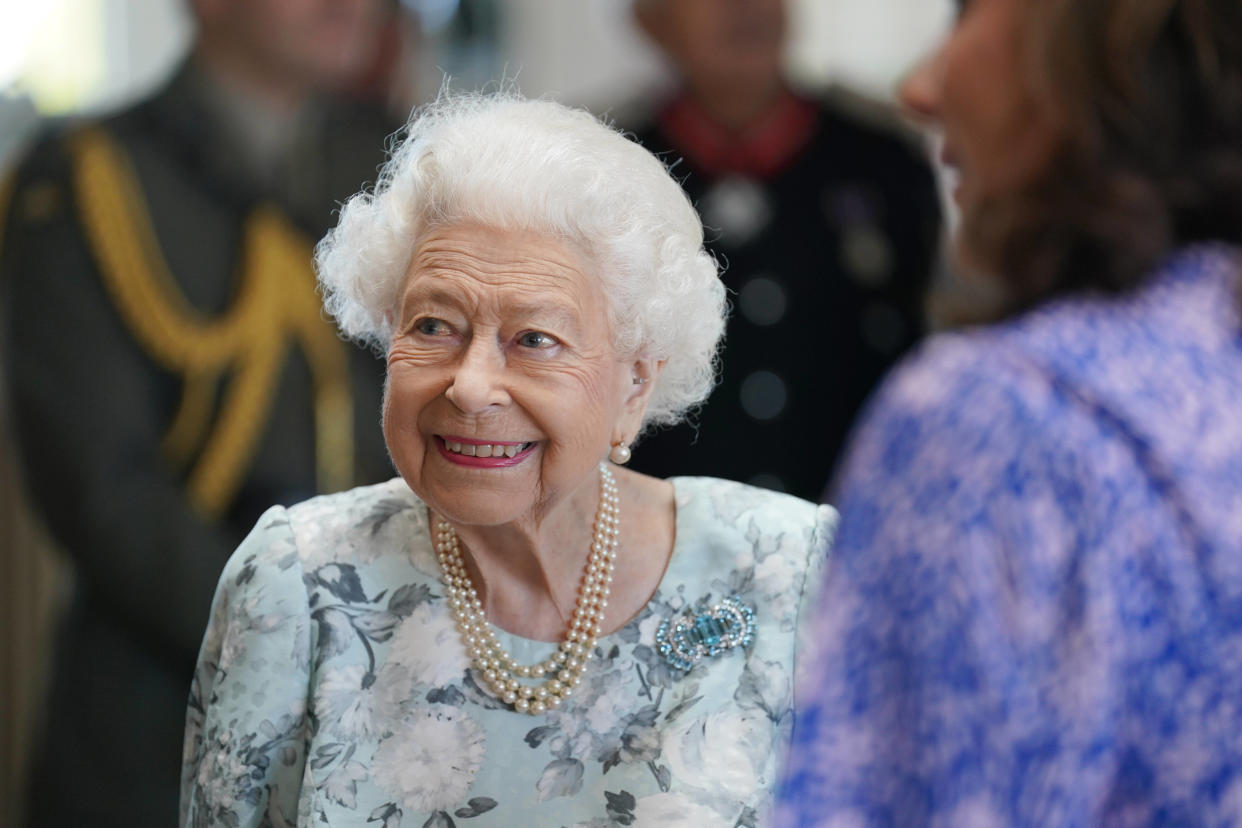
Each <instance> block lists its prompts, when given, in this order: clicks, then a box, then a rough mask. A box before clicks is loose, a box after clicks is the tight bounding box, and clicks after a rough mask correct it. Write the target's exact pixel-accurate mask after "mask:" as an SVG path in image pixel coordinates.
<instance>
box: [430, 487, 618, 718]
mask: <svg viewBox="0 0 1242 828" xmlns="http://www.w3.org/2000/svg"><path fill="white" fill-rule="evenodd" d="M599 474H600V502H599V507H598V508H597V510H596V514H595V521H594V524H593V529H594V537H593V538H592V541H591V546H590V551H589V552H588V553H587V556H586V562H585V566H584V571H583V575H582V583H581V586H580V587H579V590H578V593H579V594H578V601H577V605H576V606H575V607H574V611H573V615H572V617H571V624H570V628H569V631H568V634H567V636H566V640H565V641H562V642H561V643H560V645H558V647H557V649H556V651H555V652H554V653H553V654H552V655H550V656H549V657H548V658H547V659H545V660H544V661H541V662H537V663H535V664H532V665H522V664H518V663H517V662H516V661H515V660H514V658H513V656H511V655H510V654H509V653H508V652H506V651H505V650H504V648H503V647H501V646H500V643H499V641H498V639H497V637H496V633H495V630H494V629H493V628H492V627H491V625H490V624H488V623H487V617H486V614H485V613H484V610H483V601H482V599H481V598H480V597H479V593H478V590H477V589H476V588H475V586H474V584H473V583H472V582H471V580H470V573H469V572H468V571H467V569H466V565H465V562H464V561H463V559H462V554H461V543H460V540H459V539H458V537H457V532H456V530H455V529H454V528H453V527H452V525H451V524H449V523H447V522H443V521H442V522H440V523H438V524H437V527H436V552H437V557H438V559H439V562H440V568H441V570H442V572H443V574H444V584H445V590H444V596H445V603H446V604H447V605H448V606H449V607H451V608H452V612H453V616H454V617H455V618H456V620H457V626H458V631H459V632H460V634H461V636H462V644H463V645H464V647H465V649H466V652H467V653H468V654H469V655H470V657H471V660H472V662H473V664H474V669H476V670H477V671H479V674H480V675H481V676H482V677H483V679H484V681H485V683H487V684H489V685H490V686H491V687H492V689H493V691H494V692H495V693H496V696H497V697H498V698H499V699H501V700H503V701H504V702H505V703H506V704H511V705H513V708H514V709H515V710H517V711H519V712H521V713H533V714H539V713H543V712H544V711H545V710H550V709H552V708H554V707H556V706H558V705H559V704H560V703H561V702H562V701H563V700H564V697H565V696H566V695H568V694H569V693H570V692H571V691H572V689H573V688H575V687H577V686H578V684H579V683H580V682H581V679H582V671H583V669H584V663H585V659H587V658H589V656H590V654H591V652H592V651H593V650H594V648H595V645H596V643H597V642H596V638H597V637H598V636H599V635H600V633H601V629H602V624H603V620H604V607H606V606H607V605H608V602H607V600H605V596H607V595H608V594H609V592H610V590H609V588H608V584H609V583H611V581H612V570H613V561H614V560H615V559H616V554H617V544H618V536H619V534H620V532H619V529H620V509H619V507H618V503H619V500H618V496H617V484H616V479H615V478H614V477H613V474H612V472H611V471H610V470H609V469H608V467H607V465H606V464H601V465H600V470H599ZM515 676H516V677H515ZM549 676H554V677H553V678H548V677H549ZM518 678H524V679H531V678H541V679H546V680H545V681H544V682H543V683H542V684H539V685H527V684H523V683H522V682H520V681H518Z"/></svg>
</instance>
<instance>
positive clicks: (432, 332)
mask: <svg viewBox="0 0 1242 828" xmlns="http://www.w3.org/2000/svg"><path fill="white" fill-rule="evenodd" d="M414 330H416V331H418V332H419V333H420V334H424V335H425V336H444V335H445V334H447V333H449V332H450V331H451V330H452V329H451V328H450V327H449V326H448V323H447V322H445V321H444V320H443V319H436V318H434V317H430V316H429V317H426V318H425V319H420V320H418V321H417V322H415V323H414Z"/></svg>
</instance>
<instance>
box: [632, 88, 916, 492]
mask: <svg viewBox="0 0 1242 828" xmlns="http://www.w3.org/2000/svg"><path fill="white" fill-rule="evenodd" d="M636 137H637V140H639V141H640V142H641V143H642V144H643V145H644V146H645V147H647V148H648V149H650V150H651V151H652V152H654V153H656V154H657V155H658V156H660V157H661V158H663V159H664V160H665V162H666V163H668V164H669V165H670V166H671V167H672V171H673V174H674V175H675V176H677V177H678V178H679V179H680V180H681V181H682V185H683V187H684V188H685V190H686V192H687V194H688V195H689V196H690V198H691V200H692V201H693V202H694V205H695V207H696V208H697V209H698V210H699V212H700V214H701V216H702V218H703V222H704V226H705V227H706V230H707V240H708V247H709V249H710V250H711V251H712V252H713V253H714V254H715V255H716V257H717V259H718V260H719V262H720V265H721V266H722V268H723V273H722V278H723V279H724V282H725V285H726V286H727V287H728V288H729V291H730V300H731V304H732V312H731V316H730V319H729V323H728V328H727V333H726V339H725V349H724V362H723V374H722V377H721V383H720V385H719V386H718V387H717V388H716V390H715V391H714V392H713V393H712V395H711V397H710V399H709V400H708V402H707V404H706V406H705V407H704V408H703V409H702V411H701V413H700V414H699V415H698V416H697V418H696V420H697V423H695V424H691V425H682V426H678V427H676V428H674V429H671V430H666V431H662V432H658V433H656V434H653V435H650V436H648V437H647V438H645V439H644V440H643V441H642V443H641V445H640V446H639V447H638V449H637V450H636V451H635V453H634V460H633V462H632V465H633V466H634V467H635V468H636V469H638V470H639V471H642V472H646V473H648V474H654V475H657V476H660V477H667V476H670V475H711V476H714V477H725V478H731V479H735V480H741V481H743V482H748V483H751V484H755V485H762V486H767V487H770V488H776V489H780V490H784V491H788V492H791V493H793V494H796V495H799V496H801V497H804V498H808V499H812V500H818V499H819V498H820V496H821V494H822V492H823V490H824V485H825V483H826V481H827V477H828V475H829V473H830V470H831V469H832V467H833V466H834V464H835V462H836V459H837V455H838V453H839V452H840V450H841V446H842V444H843V442H844V439H845V437H846V434H847V432H848V430H849V427H850V423H851V422H852V421H853V419H854V416H855V414H856V413H857V411H858V409H859V407H860V406H861V404H862V402H863V400H864V399H865V398H866V396H867V394H868V393H869V392H870V391H871V389H872V388H873V387H874V386H875V384H876V383H877V381H878V380H879V379H880V377H881V376H882V375H883V373H884V372H885V371H886V370H887V369H888V368H889V366H891V365H892V364H893V362H894V361H895V360H896V359H897V358H898V357H899V356H900V355H901V354H902V353H903V352H904V351H905V350H906V349H908V348H909V347H910V345H911V344H912V343H914V342H915V341H916V340H917V339H918V338H919V336H920V335H921V334H922V332H923V328H924V314H923V295H924V292H925V290H926V288H927V285H928V282H929V279H930V276H931V273H932V271H933V268H934V263H935V260H936V257H937V248H938V241H939V231H940V211H939V203H938V199H937V194H936V188H935V183H934V179H933V176H932V174H931V171H930V169H929V167H928V165H927V163H926V161H925V160H924V159H923V157H922V156H921V154H920V152H919V151H918V148H917V147H916V146H915V145H914V144H913V143H912V142H911V141H910V140H909V139H907V138H906V137H904V136H902V135H900V134H899V132H898V131H897V130H896V129H895V128H894V127H893V126H892V125H890V124H885V123H883V122H882V121H880V120H879V119H876V118H874V117H873V116H872V115H870V114H864V113H863V111H861V110H859V109H858V107H857V105H856V104H855V103H854V102H849V101H847V99H845V98H844V97H841V96H837V97H833V98H825V99H823V100H818V101H812V100H810V99H806V98H802V97H799V96H796V95H794V94H792V93H790V94H788V95H787V96H786V97H785V98H784V99H783V100H782V101H781V102H780V103H779V104H778V105H777V106H775V107H774V108H773V110H772V112H771V113H770V115H769V117H767V118H766V119H765V120H764V122H763V123H762V124H760V125H759V126H758V127H756V128H755V129H753V130H751V131H750V132H749V133H747V134H746V135H744V136H742V137H740V138H738V137H736V136H732V135H728V134H725V133H724V132H723V131H722V130H720V129H719V128H718V127H716V126H715V125H713V124H712V123H711V122H710V121H709V120H708V119H707V118H706V117H705V116H704V115H703V114H701V113H700V112H699V111H698V110H697V109H696V108H695V106H694V105H693V104H692V103H691V102H690V101H689V100H688V99H685V98H680V99H677V100H675V101H673V102H672V103H671V104H669V105H668V106H666V107H664V108H663V109H662V110H661V111H660V112H659V114H658V116H657V117H656V118H655V119H654V121H653V122H652V123H650V124H649V125H647V126H644V127H640V128H639V129H637V131H636Z"/></svg>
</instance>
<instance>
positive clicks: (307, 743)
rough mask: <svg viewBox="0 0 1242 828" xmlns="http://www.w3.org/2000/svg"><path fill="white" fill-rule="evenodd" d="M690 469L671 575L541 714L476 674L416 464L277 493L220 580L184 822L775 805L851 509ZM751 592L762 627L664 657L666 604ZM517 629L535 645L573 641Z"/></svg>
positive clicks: (595, 820)
mask: <svg viewBox="0 0 1242 828" xmlns="http://www.w3.org/2000/svg"><path fill="white" fill-rule="evenodd" d="M673 484H674V487H675V492H676V506H677V519H676V541H675V544H674V549H673V556H672V558H671V561H670V563H669V566H668V570H667V572H666V573H665V575H664V578H663V580H662V581H661V583H660V586H659V588H658V590H657V591H656V593H655V595H654V596H653V597H652V599H651V601H650V602H649V603H648V604H647V606H646V607H645V608H644V609H643V610H642V611H641V612H640V613H639V614H638V615H637V616H636V617H635V618H634V619H633V620H631V621H630V622H629V623H628V624H626V625H625V627H623V628H622V629H621V630H619V631H617V632H616V633H614V634H612V635H608V636H605V637H603V638H602V639H600V643H599V646H598V648H597V649H596V651H595V654H594V655H593V657H592V659H591V661H590V663H589V666H588V668H587V670H586V673H585V675H584V676H583V680H582V684H581V685H580V686H579V688H578V689H577V690H576V691H575V692H574V694H573V695H572V696H571V697H570V698H569V699H568V700H567V701H566V702H565V703H564V704H563V705H562V706H561V707H560V708H559V709H557V710H554V711H551V712H549V713H547V714H544V715H540V716H529V715H526V714H521V713H516V712H513V711H511V710H509V709H507V708H506V707H505V706H504V705H502V704H500V703H498V702H497V701H496V700H494V698H493V697H492V696H491V695H490V694H489V693H488V692H486V691H484V690H482V689H480V685H479V684H478V683H477V682H476V681H475V679H474V677H473V675H472V674H471V670H470V669H469V663H468V659H467V657H466V654H465V651H464V649H463V647H462V644H461V641H460V637H459V634H458V631H457V628H456V626H455V623H454V620H453V616H452V614H451V612H450V610H449V608H448V607H447V606H446V604H445V602H444V600H443V598H442V594H443V593H442V587H441V581H440V571H439V565H438V563H437V561H436V558H435V554H434V550H433V547H432V544H431V541H430V538H429V535H428V532H427V509H426V507H425V506H424V505H423V504H422V503H421V502H420V501H419V500H418V499H417V498H416V497H415V495H414V494H413V493H412V492H411V491H410V489H409V488H408V486H406V484H405V483H404V481H402V480H400V479H396V480H393V481H390V482H389V483H385V484H381V485H378V486H372V487H368V488H360V489H355V490H353V491H350V492H346V493H343V494H338V495H332V496H328V497H321V498H316V499H314V500H310V501H308V502H306V503H303V504H300V505H298V506H295V507H292V508H289V509H284V508H279V507H278V508H274V509H272V510H271V511H269V512H268V513H267V514H266V515H264V516H263V518H262V519H261V520H260V521H259V524H258V526H257V527H256V528H255V530H254V531H253V532H252V533H251V535H250V536H249V537H248V538H247V539H246V541H245V542H244V543H243V544H242V546H241V547H240V548H239V549H238V550H237V552H236V553H235V554H234V555H233V557H232V559H231V560H230V562H229V564H228V566H227V568H226V570H225V572H224V574H223V576H222V577H221V580H220V585H219V588H218V591H217V593H216V598H215V602H214V605H213V609H212V619H211V624H210V627H209V629H208V631H207V635H206V638H205V640H204V642H203V647H202V652H201V654H200V656H199V661H198V667H197V670H196V672H195V677H194V684H193V688H192V690H191V695H190V707H189V715H188V721H187V726H186V742H185V757H184V759H185V763H184V768H183V787H182V797H181V808H182V824H183V825H187V826H197V825H228V826H260V825H272V826H283V825H295V824H296V825H315V826H318V825H331V826H359V828H364V826H365V828H375V826H381V827H382V828H397V827H398V826H405V828H411V827H412V828H421V826H441V827H442V826H451V825H457V826H469V827H470V828H487V827H488V826H525V825H537V826H560V825H563V826H592V828H595V827H596V826H599V827H601V828H602V826H613V825H638V826H649V825H657V826H658V825H677V826H681V825H694V826H713V825H721V826H747V825H749V826H758V825H762V824H764V821H765V820H764V817H765V814H766V812H767V809H768V805H769V801H770V798H771V792H772V790H773V786H774V784H775V782H776V780H777V770H778V768H777V763H778V761H779V759H780V755H781V753H782V752H783V749H784V747H785V745H786V744H787V742H788V738H789V733H790V728H791V725H792V713H791V710H792V707H793V697H792V689H791V688H792V686H793V678H794V676H793V674H794V668H795V651H796V649H797V647H796V639H797V629H798V627H799V625H798V620H799V616H800V615H801V614H802V611H803V608H804V606H805V605H806V604H807V603H808V602H809V600H810V596H809V595H808V594H807V589H806V585H807V584H808V583H809V584H811V585H814V584H816V583H817V582H818V578H817V577H816V576H815V574H814V573H815V572H816V571H817V570H818V569H819V567H820V566H821V564H822V556H823V555H824V550H825V549H826V548H827V546H828V543H829V541H830V538H831V534H832V531H833V528H834V526H835V519H836V516H835V513H834V512H833V511H832V510H831V509H830V508H829V507H827V506H818V507H817V506H815V505H813V504H811V503H807V502H805V501H802V500H799V499H797V498H793V497H790V496H787V495H782V494H777V493H774V492H769V491H765V490H762V489H756V488H752V487H748V486H743V485H741V484H737V483H731V482H727V481H723V480H715V479H710V478H677V479H674V480H673ZM622 508H623V509H624V503H623V504H622ZM624 519H625V517H624V512H623V514H622V520H623V521H624ZM624 553H625V550H624V548H622V550H621V554H624ZM808 573H811V577H810V578H808V577H807V576H808ZM734 594H736V595H737V596H739V597H740V598H741V600H742V601H744V602H746V603H748V604H750V605H752V606H753V607H754V608H755V612H756V623H757V633H756V636H755V641H754V643H753V645H752V646H751V647H749V648H748V649H746V650H743V649H742V648H737V649H734V650H730V651H726V652H724V653H723V654H721V655H718V656H715V657H708V658H705V659H704V660H703V661H701V662H699V664H698V665H696V666H695V667H694V668H693V669H691V670H690V671H689V672H686V673H683V672H680V671H677V670H674V669H672V668H670V666H669V665H668V664H667V663H666V662H665V660H664V658H663V657H662V656H661V655H660V654H659V653H658V652H657V646H656V640H655V639H656V631H657V628H658V627H659V625H660V623H661V621H663V620H664V619H667V618H673V617H674V616H676V615H679V614H681V613H684V612H687V611H689V612H691V614H692V615H693V614H695V613H696V612H697V611H701V610H704V609H706V608H707V607H709V606H710V605H712V604H715V603H716V602H717V601H719V600H720V599H722V598H724V597H727V596H729V595H734ZM500 638H501V641H502V643H503V645H504V646H505V647H506V648H507V649H508V650H509V652H511V653H512V654H513V655H514V656H515V657H517V658H519V659H522V660H528V661H531V662H533V661H535V660H537V659H540V658H543V657H546V656H547V655H548V654H550V652H551V651H552V649H553V647H554V646H555V645H552V644H547V643H542V642H537V641H531V640H527V639H522V638H519V637H517V636H513V635H509V634H507V633H503V632H501V633H500Z"/></svg>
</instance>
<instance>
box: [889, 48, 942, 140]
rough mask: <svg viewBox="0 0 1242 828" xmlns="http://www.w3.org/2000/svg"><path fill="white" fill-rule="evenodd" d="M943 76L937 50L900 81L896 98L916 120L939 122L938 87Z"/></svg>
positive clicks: (939, 55)
mask: <svg viewBox="0 0 1242 828" xmlns="http://www.w3.org/2000/svg"><path fill="white" fill-rule="evenodd" d="M943 74H944V64H943V60H942V59H941V51H940V50H939V49H938V50H937V51H935V52H933V53H932V54H930V55H928V56H927V57H925V58H923V60H921V61H920V62H919V64H918V65H917V66H915V67H914V69H912V70H911V71H910V73H909V74H908V75H906V76H905V78H903V79H902V81H901V85H900V86H898V88H897V97H898V99H899V100H900V101H901V103H902V105H903V106H905V108H906V109H907V110H908V111H909V112H910V114H911V115H914V116H915V117H916V118H918V119H920V120H923V121H927V122H930V123H939V121H940V87H941V80H942V76H943Z"/></svg>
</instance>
